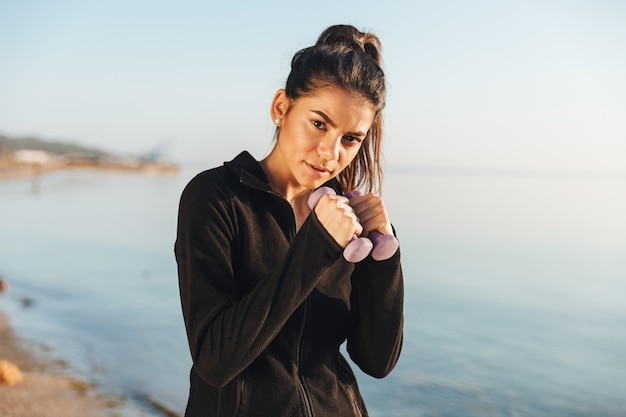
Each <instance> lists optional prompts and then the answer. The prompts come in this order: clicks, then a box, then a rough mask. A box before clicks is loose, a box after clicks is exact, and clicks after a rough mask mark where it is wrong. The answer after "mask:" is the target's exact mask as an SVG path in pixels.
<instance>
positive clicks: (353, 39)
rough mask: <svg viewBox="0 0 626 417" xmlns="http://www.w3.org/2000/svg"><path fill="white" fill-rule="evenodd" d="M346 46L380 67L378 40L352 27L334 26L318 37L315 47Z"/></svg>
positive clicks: (368, 33) (374, 36) (372, 35)
mask: <svg viewBox="0 0 626 417" xmlns="http://www.w3.org/2000/svg"><path fill="white" fill-rule="evenodd" d="M337 44H340V45H346V46H348V47H350V48H352V49H354V50H356V51H358V52H361V53H364V54H365V55H367V56H369V57H370V58H372V59H373V60H374V62H376V64H377V65H379V66H380V65H381V58H380V56H381V55H380V50H381V44H380V40H379V39H378V37H377V36H376V35H374V34H373V33H370V32H365V33H364V32H361V31H360V30H358V29H357V28H355V27H354V26H350V25H334V26H331V27H329V28H328V29H326V30H325V31H324V32H322V34H321V35H320V36H319V38H318V39H317V42H316V44H315V45H316V46H324V45H327V46H332V45H337Z"/></svg>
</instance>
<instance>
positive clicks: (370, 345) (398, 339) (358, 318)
mask: <svg viewBox="0 0 626 417" xmlns="http://www.w3.org/2000/svg"><path fill="white" fill-rule="evenodd" d="M351 304H352V326H351V329H350V332H349V334H348V342H347V351H348V353H349V354H350V357H351V359H352V360H353V361H354V363H356V364H357V365H358V366H359V368H361V370H362V371H363V372H365V373H367V374H368V375H371V376H373V377H376V378H383V377H385V376H386V375H388V374H389V373H390V372H391V371H392V370H393V368H394V367H395V365H396V363H397V362H398V358H399V357H400V350H401V348H402V339H403V325H404V313H403V308H404V282H403V276H402V266H401V264H400V250H397V251H396V253H395V254H394V255H393V256H392V257H391V258H389V259H387V260H384V261H375V260H373V259H372V258H371V257H367V258H366V259H365V260H363V261H362V262H360V263H359V264H358V265H357V267H356V269H355V271H354V273H353V276H352V295H351Z"/></svg>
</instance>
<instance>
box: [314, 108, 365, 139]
mask: <svg viewBox="0 0 626 417" xmlns="http://www.w3.org/2000/svg"><path fill="white" fill-rule="evenodd" d="M311 111H312V112H313V113H315V114H317V115H318V116H320V117H321V118H322V119H324V121H325V122H326V123H328V124H329V125H331V126H332V127H337V124H335V122H333V120H332V119H331V118H330V117H329V116H328V115H327V114H326V113H324V112H323V111H321V110H311ZM347 134H348V135H350V136H366V135H367V134H366V133H363V132H347Z"/></svg>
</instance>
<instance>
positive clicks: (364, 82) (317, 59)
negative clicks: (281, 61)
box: [285, 25, 386, 191]
mask: <svg viewBox="0 0 626 417" xmlns="http://www.w3.org/2000/svg"><path fill="white" fill-rule="evenodd" d="M380 50H381V44H380V40H379V39H378V37H377V36H376V35H374V34H373V33H363V32H360V31H359V30H357V29H356V28H354V27H353V26H349V25H335V26H331V27H329V28H328V29H326V30H325V31H324V32H322V34H321V35H320V36H319V38H318V39H317V42H316V44H315V45H314V46H311V47H308V48H304V49H302V50H300V51H298V52H297V53H296V54H295V55H294V57H293V59H292V60H291V72H290V73H289V76H288V77H287V84H286V86H285V91H286V93H287V96H288V97H289V98H291V99H294V100H295V99H297V98H298V97H301V96H306V95H307V94H308V93H310V92H312V91H314V90H315V89H317V88H320V87H323V86H325V85H328V84H332V85H335V86H337V87H341V88H343V89H345V90H347V91H350V92H355V93H357V94H360V95H361V96H362V97H363V98H365V99H367V100H368V101H369V102H370V103H371V104H372V106H373V107H374V110H375V117H374V122H373V123H372V127H371V128H370V130H369V131H368V132H367V136H366V137H365V140H364V141H363V144H362V145H361V148H360V149H359V153H358V154H357V155H356V157H355V158H354V160H353V161H352V162H351V163H350V165H348V166H347V167H346V168H345V169H344V170H343V171H342V172H341V173H340V174H339V175H338V176H337V179H338V180H339V182H340V183H341V185H342V187H343V188H344V190H345V191H351V190H355V189H357V188H360V187H362V186H365V188H366V190H367V191H373V190H377V191H379V190H380V187H381V184H382V169H381V166H380V159H381V139H382V114H381V111H382V109H383V108H384V107H385V93H386V88H385V74H384V72H383V70H382V68H381V57H380Z"/></svg>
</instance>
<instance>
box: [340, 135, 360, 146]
mask: <svg viewBox="0 0 626 417" xmlns="http://www.w3.org/2000/svg"><path fill="white" fill-rule="evenodd" d="M343 140H345V141H346V142H348V143H350V144H351V145H358V144H359V143H361V142H363V139H361V138H357V137H356V136H349V135H347V136H344V137H343Z"/></svg>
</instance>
